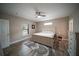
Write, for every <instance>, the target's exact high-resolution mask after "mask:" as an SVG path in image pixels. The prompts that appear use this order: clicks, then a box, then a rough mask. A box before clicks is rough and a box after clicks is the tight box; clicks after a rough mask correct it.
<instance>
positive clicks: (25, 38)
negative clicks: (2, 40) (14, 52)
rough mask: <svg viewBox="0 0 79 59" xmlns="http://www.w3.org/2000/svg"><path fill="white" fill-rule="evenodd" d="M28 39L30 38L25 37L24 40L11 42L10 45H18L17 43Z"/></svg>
mask: <svg viewBox="0 0 79 59" xmlns="http://www.w3.org/2000/svg"><path fill="white" fill-rule="evenodd" d="M28 38H30V37H26V38H24V39H21V40H17V41H14V42H11V43H10V45H12V44H15V43H18V42H21V41H23V40H26V39H28Z"/></svg>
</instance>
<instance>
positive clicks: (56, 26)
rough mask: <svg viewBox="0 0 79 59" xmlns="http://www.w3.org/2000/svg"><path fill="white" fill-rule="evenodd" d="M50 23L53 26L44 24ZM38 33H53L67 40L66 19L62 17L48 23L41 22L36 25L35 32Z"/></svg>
mask: <svg viewBox="0 0 79 59" xmlns="http://www.w3.org/2000/svg"><path fill="white" fill-rule="evenodd" d="M46 22H52V23H53V25H47V26H45V25H44V23H46ZM40 31H53V32H55V31H56V33H58V34H60V35H62V36H63V38H65V39H66V38H68V17H62V18H58V19H54V20H50V21H43V22H37V23H36V32H40Z"/></svg>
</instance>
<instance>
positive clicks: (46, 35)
mask: <svg viewBox="0 0 79 59" xmlns="http://www.w3.org/2000/svg"><path fill="white" fill-rule="evenodd" d="M33 35H38V36H44V37H49V38H53V37H54V35H55V33H54V32H39V33H34V34H33Z"/></svg>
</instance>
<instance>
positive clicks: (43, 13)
mask: <svg viewBox="0 0 79 59" xmlns="http://www.w3.org/2000/svg"><path fill="white" fill-rule="evenodd" d="M34 10H35V16H36V18H40V17H46V14H45V12H42V11H40V10H39V9H37V8H35V9H34Z"/></svg>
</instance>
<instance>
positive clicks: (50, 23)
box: [44, 22, 53, 25]
mask: <svg viewBox="0 0 79 59" xmlns="http://www.w3.org/2000/svg"><path fill="white" fill-rule="evenodd" d="M52 24H53V23H52V22H48V23H44V25H52Z"/></svg>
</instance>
